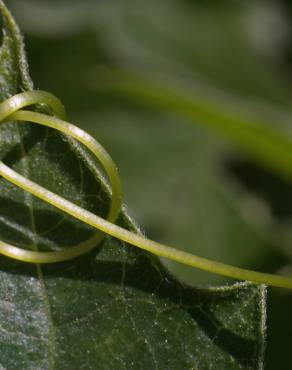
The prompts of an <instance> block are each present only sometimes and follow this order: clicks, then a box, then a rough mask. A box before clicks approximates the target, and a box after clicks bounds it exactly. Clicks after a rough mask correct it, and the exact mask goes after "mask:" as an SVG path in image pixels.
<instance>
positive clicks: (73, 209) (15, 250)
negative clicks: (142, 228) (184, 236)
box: [0, 91, 292, 289]
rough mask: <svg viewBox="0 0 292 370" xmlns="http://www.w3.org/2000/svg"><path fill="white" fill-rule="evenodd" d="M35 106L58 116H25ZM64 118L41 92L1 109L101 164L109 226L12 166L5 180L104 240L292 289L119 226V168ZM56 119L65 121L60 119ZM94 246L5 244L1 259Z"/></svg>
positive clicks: (54, 255)
mask: <svg viewBox="0 0 292 370" xmlns="http://www.w3.org/2000/svg"><path fill="white" fill-rule="evenodd" d="M33 104H48V105H49V106H50V107H51V108H52V110H53V112H54V114H55V116H49V115H45V114H41V113H36V112H32V111H26V110H22V108H24V107H25V106H28V105H33ZM64 115H65V113H64V109H63V106H62V104H61V103H60V101H59V100H58V99H57V98H55V97H54V96H53V95H51V94H49V93H45V92H41V91H32V92H26V93H23V94H18V95H15V96H14V97H12V98H10V99H8V100H6V101H5V102H4V103H2V104H1V105H0V122H5V121H7V120H9V121H11V120H12V121H27V122H33V123H37V124H40V125H43V126H47V127H50V128H53V129H56V130H58V131H61V132H62V133H64V134H66V135H69V136H71V137H73V138H74V139H76V140H78V141H80V142H81V143H82V144H83V145H85V146H86V147H87V148H88V149H89V150H90V151H91V152H92V153H93V154H94V155H95V156H96V157H97V158H98V160H99V161H100V162H101V164H102V166H103V168H104V170H105V171H106V173H107V176H108V178H109V181H110V183H111V187H112V203H111V208H110V211H109V215H108V218H107V220H105V219H103V218H101V217H99V216H97V215H95V214H93V213H91V212H89V211H87V210H85V209H83V208H81V207H79V206H77V205H75V204H74V203H72V202H70V201H68V200H66V199H64V198H62V197H60V196H59V195H57V194H55V193H53V192H51V191H49V190H47V189H45V188H43V187H42V186H40V185H38V184H36V183H34V182H32V181H30V180H29V179H27V178H25V177H23V176H22V175H20V174H18V173H17V172H15V171H14V170H12V169H11V168H10V167H8V166H6V165H5V164H4V163H3V162H0V175H1V176H3V177H4V178H5V179H6V180H8V181H10V182H11V183H13V184H15V185H16V186H18V187H20V188H22V189H23V190H25V191H27V192H29V193H31V194H32V195H34V196H36V197H38V198H40V199H42V200H43V201H45V202H47V203H49V204H51V205H53V206H55V207H56V208H58V209H60V210H62V211H64V212H66V213H67V214H69V215H71V216H73V217H75V218H76V219H78V220H80V221H82V222H84V223H86V224H88V225H91V226H92V227H94V228H96V229H98V230H100V231H102V232H103V235H106V234H108V235H111V236H113V237H115V238H118V239H120V240H123V241H124V242H127V243H129V244H132V245H134V246H136V247H138V248H141V249H144V250H147V251H149V252H151V253H153V254H156V255H158V256H161V257H165V258H169V259H172V260H174V261H177V262H180V263H183V264H186V265H189V266H193V267H196V268H200V269H202V270H206V271H210V272H213V273H217V274H221V275H225V276H229V277H232V278H235V279H240V280H249V281H253V282H256V283H264V284H268V285H273V286H277V287H283V288H290V289H292V278H288V277H284V276H280V275H272V274H265V273H261V272H256V271H250V270H246V269H241V268H238V267H234V266H230V265H226V264H223V263H220V262H216V261H212V260H209V259H206V258H202V257H198V256H195V255H193V254H190V253H186V252H183V251H180V250H177V249H175V248H171V247H168V246H166V245H163V244H160V243H157V242H155V241H152V240H149V239H147V238H145V237H144V236H142V235H139V234H135V233H133V232H131V231H128V230H126V229H123V228H121V227H119V226H118V225H116V224H115V223H114V222H115V221H116V218H117V216H118V214H119V212H120V209H121V205H122V196H121V184H120V179H119V175H118V171H117V168H116V166H115V164H114V162H113V161H112V159H111V158H110V156H109V155H108V153H107V152H106V151H105V150H104V149H103V148H102V146H101V145H100V144H99V143H98V142H97V141H96V140H95V139H93V138H92V137H91V136H90V135H88V134H87V133H86V132H84V131H83V130H81V129H79V128H78V127H76V126H74V125H72V124H70V123H68V122H66V121H64V120H63V118H64ZM56 116H59V117H60V118H58V117H56ZM94 246H96V244H95V245H94V244H93V243H89V244H88V243H84V244H81V245H77V246H74V247H71V248H69V249H66V250H61V251H57V252H55V251H54V252H40V251H30V250H26V249H22V248H19V247H16V246H13V245H10V244H8V243H5V242H2V241H0V253H2V254H4V255H6V256H8V257H11V258H15V259H17V260H20V261H25V262H32V263H53V262H61V261H65V260H69V259H72V258H74V257H77V256H79V255H81V254H84V253H86V252H88V251H89V250H91V249H92V248H93V247H94Z"/></svg>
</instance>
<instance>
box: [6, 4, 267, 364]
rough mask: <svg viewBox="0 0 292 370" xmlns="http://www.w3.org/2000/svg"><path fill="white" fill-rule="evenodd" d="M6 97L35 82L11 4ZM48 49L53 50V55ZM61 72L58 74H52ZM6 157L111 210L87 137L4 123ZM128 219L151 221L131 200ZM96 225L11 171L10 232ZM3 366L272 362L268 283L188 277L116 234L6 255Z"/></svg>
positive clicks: (14, 238) (85, 232)
mask: <svg viewBox="0 0 292 370" xmlns="http://www.w3.org/2000/svg"><path fill="white" fill-rule="evenodd" d="M0 9H1V12H2V15H3V19H4V26H3V27H4V36H3V45H2V49H1V54H0V99H1V101H3V100H5V99H6V98H7V97H9V96H11V95H14V94H15V93H17V92H21V91H23V90H29V89H32V82H31V81H30V77H29V75H28V72H27V65H26V57H25V53H24V47H23V42H22V37H21V34H20V32H19V30H18V27H17V25H16V24H15V22H14V20H13V18H12V17H11V16H10V14H9V13H8V11H7V9H6V7H5V5H4V4H3V3H2V1H0ZM44 57H45V56H44ZM52 78H53V76H52ZM0 158H1V160H2V161H3V162H5V163H6V164H8V165H10V166H11V167H12V168H14V169H15V170H17V171H19V172H20V173H22V174H24V175H26V176H27V177H29V178H30V179H32V180H34V181H36V182H38V183H39V184H41V185H43V186H45V187H47V188H48V189H50V190H53V191H55V192H56V193H58V194H60V195H63V196H64V197H66V198H68V199H70V200H72V201H74V202H75V203H76V204H78V205H81V206H83V207H85V208H87V209H89V210H90V211H92V212H95V213H97V214H99V215H103V216H106V213H107V211H108V208H109V202H110V198H109V194H108V192H107V190H106V187H105V186H104V183H103V181H102V180H101V175H100V173H99V170H98V165H97V164H96V163H95V162H94V161H93V160H92V158H91V157H90V156H89V155H88V153H87V152H86V151H85V150H84V149H83V148H82V147H81V146H80V145H79V144H77V143H74V142H72V141H71V140H69V139H67V138H66V137H64V136H62V135H60V134H58V133H56V132H55V131H52V130H48V129H45V128H40V127H36V126H34V125H33V124H28V123H18V124H16V123H14V122H10V123H5V124H2V125H1V128H0ZM119 224H120V225H122V226H124V227H125V228H128V229H132V230H134V231H136V232H139V230H138V229H137V227H136V226H135V225H134V223H133V221H132V220H131V219H130V218H129V217H128V216H127V214H126V212H125V211H124V212H123V213H122V215H121V216H120V218H119ZM95 232H96V231H95V230H93V229H91V228H90V227H88V226H86V225H84V224H82V223H80V222H78V221H76V220H75V219H73V218H71V217H69V216H67V215H64V214H63V213H61V212H59V211H57V210H56V209H54V208H53V207H51V206H49V205H47V204H45V203H43V202H41V201H39V200H37V199H35V198H33V197H31V196H30V195H28V194H26V193H24V192H23V191H22V190H20V189H17V188H15V187H14V186H13V185H11V184H9V183H8V182H7V181H5V180H3V179H1V181H0V237H1V239H2V240H6V241H7V242H10V243H14V244H16V245H18V246H22V247H23V248H32V249H38V250H58V249H61V248H67V247H70V245H75V244H78V243H81V242H82V241H84V240H87V239H88V238H89V237H90V236H92V235H93V233H95ZM0 315H1V321H0V333H1V335H0V366H1V368H3V369H50V370H52V369H62V370H63V369H70V370H71V369H87V370H88V369H135V370H136V369H174V370H176V369H198V370H203V369H230V370H231V369H260V368H262V361H263V347H264V336H265V288H264V287H262V286H256V285H252V284H248V283H238V284H235V285H233V286H227V287H220V288H210V289H196V288H193V287H189V286H186V285H184V284H182V283H180V282H179V281H177V280H176V279H175V278H174V277H172V276H171V275H170V274H169V273H168V272H167V271H166V269H165V268H164V267H163V266H162V265H161V263H160V261H159V260H158V259H157V258H156V257H154V256H152V255H149V254H148V253H144V252H142V251H140V250H137V249H135V248H134V247H131V246H128V245H126V244H125V243H122V242H120V241H118V240H116V239H114V238H111V237H107V238H106V239H105V241H104V242H103V244H102V245H101V246H99V247H97V248H96V249H95V250H94V251H93V252H92V253H90V254H88V255H86V256H83V257H80V258H78V259H76V260H74V261H70V262H66V263H63V264H57V265H50V266H38V265H31V264H24V263H19V262H14V261H12V260H10V259H7V258H5V257H2V256H1V257H0Z"/></svg>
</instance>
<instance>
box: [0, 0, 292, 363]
mask: <svg viewBox="0 0 292 370" xmlns="http://www.w3.org/2000/svg"><path fill="white" fill-rule="evenodd" d="M6 3H7V5H8V6H10V8H11V10H12V12H13V13H14V15H15V17H16V19H17V22H18V23H19V25H20V27H21V29H22V30H23V32H24V34H25V39H26V46H27V52H28V57H29V62H30V69H31V74H32V77H33V80H34V82H35V86H36V87H37V88H40V89H44V90H48V91H51V92H52V93H55V94H56V95H57V96H58V97H59V98H60V99H61V100H62V101H63V102H64V104H65V106H66V108H67V111H68V115H69V119H70V120H71V121H72V122H73V123H75V124H77V125H79V126H80V127H83V128H84V129H86V130H87V131H88V132H90V133H91V134H93V135H94V136H95V137H96V138H97V139H98V140H99V141H100V142H101V143H102V144H103V145H104V146H105V147H106V148H107V149H108V151H109V152H110V153H111V154H112V156H113V158H114V160H115V161H116V163H117V164H118V167H119V169H120V173H121V177H122V181H123V184H124V192H125V202H126V204H127V206H128V207H129V213H130V215H132V216H133V217H134V219H135V220H136V221H137V222H138V224H139V225H140V226H141V227H142V229H143V230H144V231H145V233H146V234H147V235H148V236H149V237H151V238H153V239H155V240H158V241H161V242H165V243H168V244H170V245H173V246H177V247H179V248H184V249H185V250H188V251H192V252H194V253H196V254H199V255H202V256H206V257H210V258H213V259H217V260H221V261H224V262H227V263H232V264H235V265H238V266H242V267H247V268H253V269H259V270H262V271H269V272H281V271H282V272H287V271H288V272H289V271H290V272H291V271H292V227H291V226H292V202H291V198H292V184H291V183H289V182H288V181H284V180H283V179H280V178H279V177H277V176H276V175H275V174H273V173H272V172H269V171H267V170H265V169H263V168H261V167H260V166H258V165H256V164H255V163H252V162H251V161H250V160H248V158H247V157H246V156H245V155H244V154H243V153H241V152H240V151H239V150H237V149H236V148H234V147H232V146H231V145H230V144H228V143H227V142H226V141H225V140H224V139H223V138H222V137H220V136H219V135H217V134H215V133H212V132H209V131H207V130H204V129H203V128H202V127H200V126H198V127H197V126H196V125H193V124H191V123H190V122H189V121H188V120H187V119H185V118H182V117H179V116H175V115H173V114H171V112H169V113H167V112H159V111H157V110H155V109H151V108H149V109H148V108H146V107H145V106H144V107H143V106H141V105H139V104H137V102H136V103H135V102H133V101H131V100H130V99H129V98H128V99H126V98H125V97H123V96H122V95H121V94H120V95H119V94H117V93H116V94H114V93H109V92H108V91H107V89H106V88H105V85H106V84H105V82H106V81H105V80H106V78H107V76H108V74H105V75H104V69H103V68H104V66H111V67H115V68H125V69H128V70H135V71H138V73H140V74H141V75H142V76H143V75H146V76H147V78H149V79H150V80H151V79H153V80H154V81H155V80H156V79H157V78H160V79H162V80H163V81H166V82H171V84H172V85H176V84H177V86H179V87H180V89H182V88H183V86H186V87H188V88H194V89H195V90H196V92H200V91H201V92H202V94H204V95H206V94H207V95H208V96H210V98H211V99H212V100H213V101H214V102H215V103H218V102H219V103H220V101H221V100H222V99H224V100H225V101H228V102H229V104H231V105H232V106H233V107H235V108H237V107H238V109H239V110H238V111H239V112H240V110H241V109H244V110H245V111H251V112H253V114H255V115H256V116H257V117H260V118H261V119H262V120H263V121H265V120H266V119H268V120H269V121H270V122H273V123H274V125H275V126H276V127H279V129H283V130H285V132H287V135H289V134H290V135H291V136H292V105H291V102H292V100H291V98H292V88H291V81H292V2H291V1H288V0H286V1H285V0H262V1H259V0H253V1H235V0H234V1H231V0H221V1H216V0H214V1H212V0H201V1H199V0H148V1H142V0H123V1H118V0H79V1H77V0H76V1H69V0H68V1H65V0H62V1H61V0H47V1H45V0H42V1H40V0H21V1H19V0H10V1H8V0H7V1H6ZM170 111H171V109H170ZM239 114H240V113H239ZM291 150H292V148H291ZM165 263H166V265H167V266H168V268H169V269H171V270H172V271H173V272H174V273H175V274H177V275H178V276H179V277H180V278H181V279H183V280H184V281H186V282H189V283H191V284H196V285H209V284H222V283H226V281H227V280H226V279H224V278H222V277H218V276H215V275H211V274H207V273H203V272H200V271H197V270H195V269H191V268H187V267H183V266H180V265H177V264H175V263H172V262H170V261H165ZM291 313H292V293H291V292H288V291H284V290H280V289H269V293H268V338H267V353H266V369H267V370H268V369H279V370H291V360H290V357H291V354H290V351H291V350H292V319H291Z"/></svg>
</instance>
